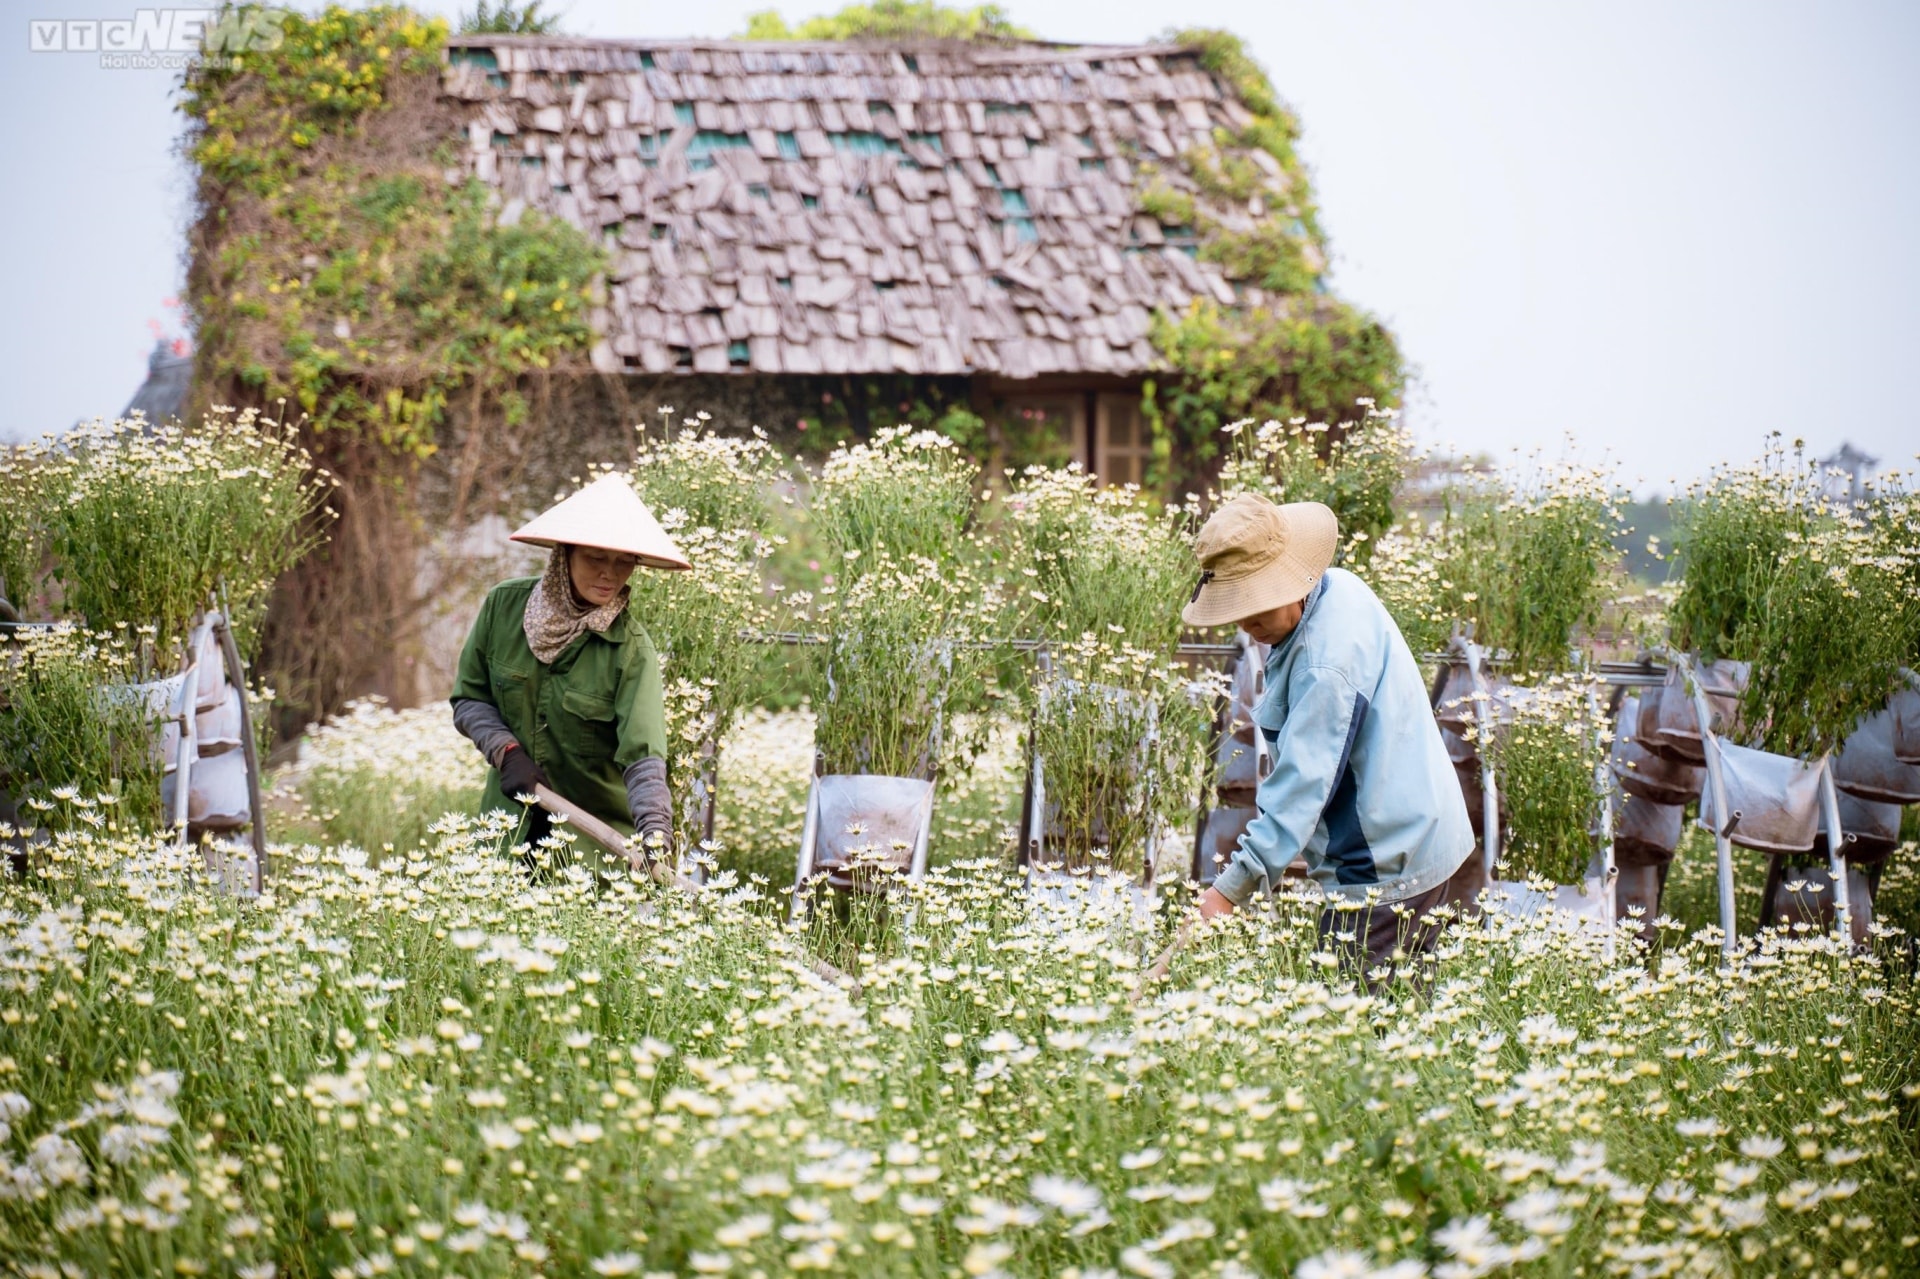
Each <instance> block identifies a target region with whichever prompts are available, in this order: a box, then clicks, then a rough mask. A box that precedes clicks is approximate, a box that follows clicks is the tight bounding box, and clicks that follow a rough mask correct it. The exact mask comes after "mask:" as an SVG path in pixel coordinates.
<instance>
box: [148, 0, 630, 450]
mask: <svg viewBox="0 0 1920 1279" xmlns="http://www.w3.org/2000/svg"><path fill="white" fill-rule="evenodd" d="M281 31H282V36H283V38H282V39H281V41H280V42H279V44H278V47H275V48H271V49H261V50H251V51H245V52H240V53H235V54H229V55H225V56H223V57H221V58H219V59H208V60H205V61H203V62H202V63H200V64H199V65H198V66H196V67H195V68H194V69H193V70H192V71H191V72H189V74H188V76H187V96H186V101H185V107H184V109H185V111H186V113H187V115H188V117H189V120H190V121H191V133H190V137H189V144H188V145H189V152H190V154H191V156H192V158H193V160H194V161H195V163H196V164H197V165H198V167H199V170H200V199H201V208H202V217H201V222H200V226H199V228H198V234H197V237H196V240H197V243H196V249H197V250H198V251H197V252H196V254H195V257H194V262H193V267H192V271H191V275H190V279H189V284H190V286H191V290H192V295H193V300H194V307H195V311H196V320H197V322H198V329H199V336H200V351H201V356H200V360H201V367H200V368H199V369H198V370H197V373H198V374H199V378H200V384H201V385H203V386H220V385H237V386H238V387H239V388H243V389H244V390H245V391H246V392H248V393H250V395H251V397H252V398H257V399H261V400H268V401H271V400H275V399H278V398H281V397H285V398H287V399H289V400H291V401H293V402H295V403H297V404H298V405H299V406H300V408H301V409H302V410H304V411H305V412H306V414H307V415H308V417H309V418H310V420H311V422H312V425H313V428H314V429H315V430H317V431H322V432H324V431H329V430H345V431H348V432H352V433H354V434H356V435H359V436H362V437H366V438H371V439H373V440H375V441H376V442H378V443H379V444H380V445H381V446H383V448H385V449H387V450H389V451H391V452H393V453H394V454H396V455H397V456H398V457H401V458H409V457H411V458H419V457H425V456H427V455H428V454H430V453H431V452H432V451H433V450H434V448H435V445H436V440H435V428H436V427H437V426H438V425H439V424H440V422H441V421H442V420H443V418H444V416H445V411H446V406H447V403H448V401H449V399H450V398H451V397H452V396H453V395H454V394H456V393H457V392H458V391H460V390H461V389H463V388H464V389H468V390H471V389H473V388H474V387H475V386H476V385H479V386H482V387H484V388H485V389H486V390H488V391H491V392H493V393H495V394H498V395H501V396H502V397H503V399H504V407H503V411H504V413H505V414H506V415H507V417H508V418H509V419H510V420H511V419H513V418H516V417H518V416H519V412H518V410H519V408H520V403H519V401H518V399H517V396H516V395H515V394H514V383H515V382H516V380H517V379H518V378H519V377H520V376H522V375H524V374H526V373H528V372H529V371H532V370H537V369H545V368H549V367H551V366H553V365H554V364H555V363H556V362H557V361H561V360H564V359H566V358H567V356H568V355H569V354H571V353H575V352H583V351H585V350H586V349H587V348H588V346H590V345H591V342H592V336H591V331H590V328H589V326H588V323H587V312H588V310H589V308H590V306H591V304H592V302H593V299H594V288H595V287H596V286H595V283H594V281H595V278H596V276H597V275H598V273H599V271H600V270H601V268H602V265H603V261H604V256H603V254H602V252H601V250H600V249H599V248H598V246H596V245H594V244H593V243H592V241H590V240H589V239H588V238H587V237H586V236H585V235H583V234H582V233H581V232H580V231H579V230H577V229H576V228H574V227H571V226H569V225H567V224H565V223H563V222H559V221H557V220H551V219H544V218H541V217H539V216H538V215H536V214H528V215H526V216H525V217H523V218H521V219H519V220H518V221H517V222H516V223H515V224H514V225H511V226H503V225H500V224H498V223H497V222H496V221H495V220H494V218H493V216H492V214H491V211H490V210H489V209H488V208H487V207H486V204H485V201H484V191H483V189H482V188H481V187H480V186H479V184H478V183H476V182H473V181H465V182H462V181H450V180H449V176H448V164H447V161H449V160H450V159H451V152H450V150H449V148H450V144H451V142H452V141H453V140H454V138H455V135H454V133H453V128H454V124H453V121H452V120H451V118H450V117H444V116H443V115H442V110H443V108H441V107H440V106H439V104H438V103H437V102H436V101H435V95H434V90H435V89H436V87H437V77H438V73H439V67H440V51H441V48H442V45H443V44H444V42H445V38H446V24H445V22H444V21H442V20H440V19H424V18H421V17H419V16H418V15H416V14H414V13H412V12H411V11H409V10H407V9H404V8H386V7H381V8H372V9H367V10H361V11H355V10H347V9H342V8H339V7H331V8H328V9H326V10H325V11H324V12H322V13H320V14H318V15H317V16H313V17H303V16H300V15H297V14H295V15H290V16H289V17H288V18H287V19H286V20H285V21H284V23H283V24H282V27H281ZM436 149H438V150H439V151H440V154H439V155H438V156H436V155H435V151H436ZM436 159H437V160H438V161H439V163H436V162H435V161H436Z"/></svg>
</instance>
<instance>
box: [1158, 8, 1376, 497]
mask: <svg viewBox="0 0 1920 1279" xmlns="http://www.w3.org/2000/svg"><path fill="white" fill-rule="evenodd" d="M1166 39H1167V40H1168V41H1170V42H1173V43H1178V44H1182V45H1186V46H1187V47H1189V48H1192V49H1194V50H1195V51H1196V56H1197V60H1198V62H1199V65H1200V66H1201V67H1202V68H1203V69H1205V70H1206V71H1207V72H1208V73H1210V74H1211V75H1213V76H1214V77H1215V78H1216V79H1217V80H1218V81H1219V82H1220V84H1221V87H1222V88H1223V89H1225V90H1227V91H1228V92H1229V93H1231V94H1232V95H1234V96H1235V97H1236V98H1237V99H1238V101H1239V103H1240V105H1241V106H1243V107H1244V108H1245V111H1244V112H1243V113H1241V114H1242V115H1243V116H1245V117H1247V118H1245V119H1244V120H1243V121H1242V122H1240V123H1238V124H1237V125H1236V126H1235V127H1233V128H1225V127H1220V128H1216V129H1215V130H1214V131H1213V143H1214V145H1213V146H1212V147H1211V148H1205V147H1196V148H1190V149H1189V150H1188V151H1187V152H1186V153H1185V154H1183V155H1182V157H1181V165H1180V167H1179V170H1178V171H1177V172H1172V173H1169V172H1162V171H1160V170H1158V169H1153V168H1149V166H1146V165H1143V166H1142V168H1143V170H1145V171H1146V172H1145V173H1144V182H1143V185H1142V187H1141V191H1140V196H1139V200H1138V204H1139V208H1140V211H1141V212H1142V213H1144V214H1146V215H1147V216H1148V217H1151V218H1153V219H1154V220H1155V221H1157V222H1159V223H1160V224H1161V225H1162V227H1163V228H1164V229H1166V230H1167V232H1168V234H1169V237H1170V238H1174V237H1176V236H1177V237H1179V238H1181V239H1186V238H1189V237H1190V239H1191V242H1192V252H1193V253H1194V255H1195V256H1197V257H1198V258H1200V259H1201V260H1203V261H1211V262H1217V263H1218V264H1219V265H1220V268H1221V272H1222V274H1224V275H1225V276H1226V278H1227V279H1228V280H1229V281H1231V282H1233V283H1234V285H1235V286H1236V289H1235V291H1236V293H1237V294H1245V295H1246V296H1245V297H1244V299H1243V301H1242V303H1241V304H1240V305H1236V306H1233V307H1223V306H1220V305H1217V304H1215V303H1213V302H1210V301H1206V300H1204V299H1195V300H1194V301H1193V302H1192V303H1191V304H1190V305H1189V306H1188V307H1187V308H1186V310H1185V311H1184V312H1180V313H1170V312H1168V311H1165V310H1163V311H1161V312H1160V313H1159V314H1157V315H1156V316H1155V317H1154V321H1153V326H1152V329H1151V333H1150V336H1151V339H1152V341H1153V344H1154V347H1155V349H1156V351H1157V352H1158V353H1159V356H1160V359H1161V362H1162V364H1163V366H1164V369H1163V372H1161V374H1160V375H1159V376H1157V377H1155V378H1154V379H1152V380H1150V381H1149V382H1148V383H1147V385H1146V387H1145V388H1144V392H1145V393H1144V409H1145V413H1146V418H1147V423H1148V426H1149V427H1150V429H1151V430H1152V431H1153V435H1154V448H1155V458H1156V467H1155V470H1156V472H1157V479H1158V480H1159V482H1160V483H1162V484H1164V485H1170V486H1174V487H1179V486H1182V485H1186V484H1190V483H1192V482H1193V481H1195V480H1197V479H1200V478H1203V477H1205V476H1206V475H1208V474H1210V473H1211V471H1212V470H1213V468H1214V465H1215V461H1216V459H1217V458H1218V457H1219V456H1220V450H1221V438H1220V429H1221V428H1222V427H1224V426H1226V425H1227V424H1228V423H1229V422H1235V421H1240V420H1242V419H1246V418H1253V419H1256V420H1266V419H1269V418H1280V419H1288V418H1294V417H1305V418H1308V419H1311V420H1315V421H1324V422H1328V423H1333V424H1338V423H1340V422H1343V421H1348V420H1353V419H1356V418H1358V417H1359V416H1361V413H1362V405H1361V401H1363V400H1370V401H1372V402H1374V403H1376V404H1379V405H1382V406H1391V405H1393V404H1395V403H1397V402H1398V400H1399V396H1400V392H1401V390H1402V387H1403V383H1404V381H1405V371H1404V368H1403V366H1402V364H1401V359H1400V352H1399V348H1398V346H1397V344H1396V343H1395V342H1394V340H1393V336H1392V334H1390V333H1389V332H1388V331H1387V330H1386V329H1385V327H1383V326H1382V325H1381V324H1380V323H1379V322H1378V321H1377V320H1374V319H1373V318H1372V317H1370V316H1368V315H1366V314H1365V313H1363V312H1361V311H1359V310H1357V309H1356V308H1354V307H1352V306H1350V305H1348V304H1347V303H1344V302H1341V301H1339V300H1337V299H1335V298H1333V297H1331V296H1329V295H1328V294H1327V293H1326V286H1325V281H1324V275H1325V270H1326V261H1327V250H1326V242H1325V237H1324V235H1323V234H1322V232H1321V230H1320V224H1319V213H1318V210H1317V209H1316V208H1315V206H1314V203H1313V194H1312V188H1311V184H1310V183H1309V182H1308V180H1307V173H1306V169H1305V167H1304V166H1303V165H1302V164H1301V162H1300V157H1299V152H1298V149H1297V143H1298V141H1299V136H1300V125H1299V121H1298V119H1297V118H1296V117H1295V116H1294V115H1293V113H1292V112H1291V111H1290V110H1288V109H1287V108H1286V106H1285V105H1284V104H1283V103H1282V102H1281V101H1280V99H1279V97H1278V95H1277V94H1275V93H1274V91H1273V86H1272V84H1271V83H1270V82H1269V81H1268V80H1267V77H1266V74H1265V73H1264V72H1263V71H1262V70H1261V69H1260V66H1259V64H1258V63H1256V62H1254V60H1253V59H1252V58H1251V57H1250V56H1249V55H1248V54H1247V52H1246V49H1245V47H1244V46H1243V45H1242V44H1241V42H1240V40H1239V38H1238V37H1236V36H1234V35H1232V34H1231V33H1229V32H1225V31H1215V30H1206V29H1190V30H1182V31H1175V32H1171V33H1169V34H1168V36H1167V37H1166ZM1328 438H1329V442H1331V439H1332V438H1333V437H1332V436H1329V437H1328Z"/></svg>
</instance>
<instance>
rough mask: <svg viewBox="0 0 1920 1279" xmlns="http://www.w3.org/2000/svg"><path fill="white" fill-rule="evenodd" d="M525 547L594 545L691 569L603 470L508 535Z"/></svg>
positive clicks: (635, 499) (626, 487)
mask: <svg viewBox="0 0 1920 1279" xmlns="http://www.w3.org/2000/svg"><path fill="white" fill-rule="evenodd" d="M513 540H514V541H516V542H526V543H527V544H529V545H531V546H594V547H599V548H600V549H601V550H606V551H622V552H625V553H626V554H628V555H637V556H639V557H640V562H641V563H642V564H644V565H646V567H648V568H692V567H693V565H691V564H689V563H688V562H687V557H686V556H685V555H682V554H681V553H680V548H679V547H678V546H675V545H674V544H673V539H672V538H670V537H668V536H667V531H666V530H665V529H663V528H661V527H660V521H658V520H656V519H654V518H653V512H652V511H649V510H648V509H647V504H646V503H645V502H642V501H641V500H640V495H639V494H638V493H635V492H634V491H633V486H632V485H631V484H628V483H627V481H626V480H625V479H624V478H622V477H621V476H618V475H603V476H601V477H600V478H599V479H597V480H595V481H594V482H593V483H591V484H589V485H587V486H586V487H585V488H583V489H581V490H580V491H579V492H578V493H575V494H574V495H573V496H572V497H570V498H568V499H567V500H566V501H564V502H562V503H560V504H559V505H558V506H555V507H553V508H552V509H550V510H548V511H546V512H545V513H544V514H541V515H539V516H536V517H535V518H534V519H533V520H532V521H530V522H529V523H528V524H527V525H526V526H525V527H524V528H522V529H521V530H520V531H519V532H517V533H515V534H514V535H513Z"/></svg>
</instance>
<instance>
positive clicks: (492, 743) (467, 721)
mask: <svg viewBox="0 0 1920 1279" xmlns="http://www.w3.org/2000/svg"><path fill="white" fill-rule="evenodd" d="M453 726H454V728H455V729H456V730H457V731H458V732H459V734H460V736H462V737H464V738H466V739H467V740H468V741H470V742H472V743H473V744H474V746H476V747H477V748H479V751H480V756H481V758H483V759H485V760H486V761H487V763H488V764H490V765H491V766H493V767H494V768H498V767H500V759H501V757H502V756H504V755H505V754H506V753H507V748H508V747H509V746H518V745H519V744H520V743H519V741H518V740H517V739H516V738H515V737H514V735H513V732H512V730H511V729H509V728H508V727H507V721H506V720H505V718H503V717H502V716H501V714H500V708H499V707H498V706H495V705H494V704H493V703H492V702H483V701H480V700H478V699H477V698H472V697H461V698H456V699H454V703H453Z"/></svg>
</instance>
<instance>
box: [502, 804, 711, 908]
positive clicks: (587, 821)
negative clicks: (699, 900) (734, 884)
mask: <svg viewBox="0 0 1920 1279" xmlns="http://www.w3.org/2000/svg"><path fill="white" fill-rule="evenodd" d="M533 797H534V798H535V799H536V800H538V801H539V802H540V807H542V808H544V809H546V810H547V811H548V812H549V813H552V814H553V815H554V816H555V817H564V818H565V819H566V820H567V822H568V823H569V824H571V825H572V826H573V828H574V829H575V830H577V831H579V832H580V833H581V834H582V835H585V836H586V837H587V838H588V839H590V840H592V841H593V842H594V843H596V844H598V845H600V846H601V847H602V848H604V849H606V850H607V851H608V852H611V853H618V854H619V855H620V856H622V857H624V858H626V860H627V865H629V866H631V867H633V868H634V869H635V870H644V871H646V872H647V874H648V875H650V876H652V877H653V881H654V882H655V883H656V884H672V885H673V886H674V887H675V888H680V889H685V890H686V891H688V892H695V893H697V892H699V891H700V885H698V884H696V883H694V882H693V881H692V880H691V879H688V878H687V877H686V876H685V875H681V874H677V873H675V872H674V871H673V870H672V869H671V868H670V867H668V866H666V865H665V864H663V863H660V862H655V861H653V860H652V859H651V858H648V857H647V856H646V855H645V854H644V853H642V852H639V851H638V850H636V849H635V848H633V847H632V846H631V845H629V844H628V843H627V841H626V840H625V839H624V838H623V837H622V836H621V834H620V832H619V831H617V830H615V829H614V828H613V827H611V826H609V825H607V823H605V822H603V821H601V820H600V819H599V818H598V817H595V816H594V815H593V814H592V813H589V812H588V811H587V810H586V809H584V808H582V807H580V805H578V804H576V803H574V802H573V801H572V800H570V799H567V798H565V797H564V796H561V795H557V794H555V793H554V792H553V791H551V790H549V789H548V788H546V787H545V786H540V785H536V786H535V787H534V788H533Z"/></svg>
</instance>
